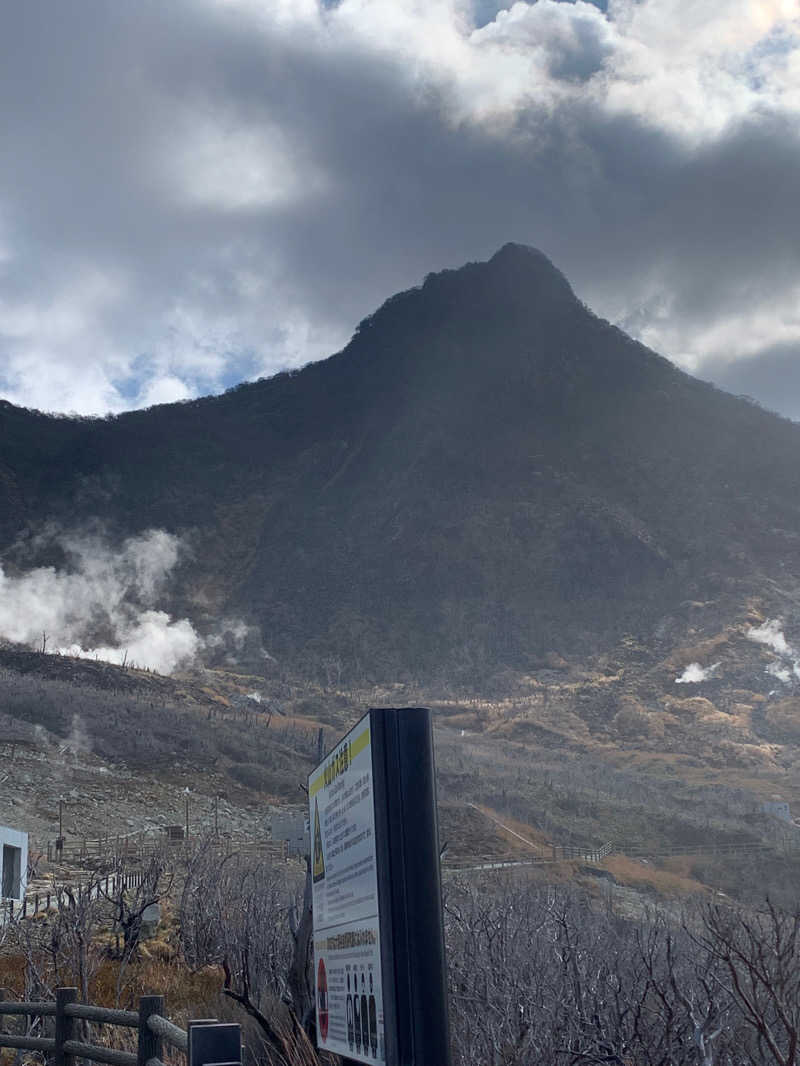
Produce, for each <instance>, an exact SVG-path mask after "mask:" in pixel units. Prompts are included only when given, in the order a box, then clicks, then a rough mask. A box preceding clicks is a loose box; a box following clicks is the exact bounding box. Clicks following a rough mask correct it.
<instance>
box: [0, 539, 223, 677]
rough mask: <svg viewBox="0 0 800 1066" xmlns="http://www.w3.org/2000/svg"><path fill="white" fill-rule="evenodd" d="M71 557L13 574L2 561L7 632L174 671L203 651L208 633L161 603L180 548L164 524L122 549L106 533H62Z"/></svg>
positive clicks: (2, 619) (1, 628)
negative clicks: (111, 543) (63, 563)
mask: <svg viewBox="0 0 800 1066" xmlns="http://www.w3.org/2000/svg"><path fill="white" fill-rule="evenodd" d="M58 543H59V545H60V547H61V548H62V549H63V551H64V553H65V555H66V558H67V565H66V566H65V567H64V568H63V569H56V568H55V567H53V566H44V567H38V568H36V569H34V570H29V571H27V572H25V573H22V574H20V575H15V576H10V575H8V574H6V573H5V572H4V570H3V568H2V567H0V637H4V638H5V639H7V640H11V641H15V642H17V643H21V644H35V645H37V646H39V647H41V646H42V644H43V642H44V641H45V636H44V635H46V646H47V650H48V651H59V652H61V653H63V654H65V655H76V656H81V657H84V658H86V657H88V658H98V659H104V660H107V661H109V662H113V663H118V664H122V663H128V664H129V665H136V666H139V667H149V668H150V669H154V670H158V671H159V672H160V673H164V674H169V673H171V672H172V671H173V670H175V669H176V668H177V667H179V666H182V665H186V664H187V663H189V662H191V661H192V660H193V659H195V658H196V657H197V655H198V653H199V652H200V651H201V649H202V646H203V640H202V638H201V637H200V636H199V634H198V633H197V632H196V631H195V629H194V627H193V626H192V624H191V622H190V621H189V620H188V619H186V618H182V619H179V620H176V621H174V620H173V619H172V618H171V617H170V616H169V615H168V614H167V613H166V612H165V611H163V610H159V609H158V600H159V597H160V596H161V594H163V592H164V589H165V587H166V584H167V581H168V579H169V577H170V575H171V574H172V572H173V570H174V568H175V566H176V564H177V562H178V559H179V556H180V549H181V545H180V541H179V540H178V538H177V537H174V536H172V535H171V534H169V533H166V532H164V530H159V529H151V530H148V531H147V532H146V533H143V534H141V535H140V536H136V537H130V538H128V539H127V540H126V541H124V542H123V544H122V545H121V547H120V548H119V549H117V550H116V551H115V550H113V549H112V548H111V547H110V546H109V544H108V543H107V541H105V540H104V539H103V538H102V537H100V536H98V535H96V534H93V535H86V536H77V535H74V534H73V535H66V536H64V535H62V536H60V537H59V538H58Z"/></svg>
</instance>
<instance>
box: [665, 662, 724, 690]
mask: <svg viewBox="0 0 800 1066" xmlns="http://www.w3.org/2000/svg"><path fill="white" fill-rule="evenodd" d="M719 665H720V663H713V664H712V665H711V666H701V665H700V663H689V665H688V666H687V667H686V669H685V670H684V671H683V673H682V674H681V676H680V677H676V678H675V684H676V685H699V684H700V682H701V681H708V679H709V678H710V677H713V676H714V673H715V671H716V669H717V667H718V666H719Z"/></svg>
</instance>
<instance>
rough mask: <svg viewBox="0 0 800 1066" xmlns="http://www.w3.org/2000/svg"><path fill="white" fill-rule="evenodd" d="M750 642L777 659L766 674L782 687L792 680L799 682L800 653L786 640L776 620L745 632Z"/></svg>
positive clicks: (769, 620) (770, 620)
mask: <svg viewBox="0 0 800 1066" xmlns="http://www.w3.org/2000/svg"><path fill="white" fill-rule="evenodd" d="M747 636H748V637H749V638H750V640H754V641H755V642H756V644H763V645H765V647H767V648H770V649H771V650H772V651H773V652H774V653H775V655H776V656H777V658H776V659H775V660H774V661H773V662H771V663H770V664H769V666H768V667H767V673H768V674H769V675H770V676H771V677H775V678H777V680H778V681H781V682H783V684H784V685H790V684H791V683H792V680H793V679H794V680H800V652H798V650H797V648H794V647H793V646H792V645H791V644H790V643H789V642H788V640H787V639H786V637H785V636H784V634H783V630H782V629H781V623H780V622H779V621H778V620H777V619H776V618H769V619H767V621H766V622H764V624H763V625H760V626H753V628H751V629H749V630H748V631H747Z"/></svg>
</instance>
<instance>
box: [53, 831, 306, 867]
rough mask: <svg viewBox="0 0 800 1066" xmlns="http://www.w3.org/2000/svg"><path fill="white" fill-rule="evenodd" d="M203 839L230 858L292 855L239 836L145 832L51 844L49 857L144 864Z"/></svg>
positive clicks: (279, 843) (271, 843)
mask: <svg viewBox="0 0 800 1066" xmlns="http://www.w3.org/2000/svg"><path fill="white" fill-rule="evenodd" d="M200 838H202V840H203V841H204V842H207V843H209V844H210V845H211V846H212V847H214V848H215V849H217V850H218V851H220V852H221V853H226V854H227V853H229V852H232V851H237V852H245V853H246V854H252V855H263V856H265V857H266V858H272V859H285V858H286V857H287V855H288V845H287V843H286V841H284V840H253V839H250V838H248V837H245V836H244V835H242V834H238V833H225V834H221V833H220V834H215V833H209V832H204V833H203V834H197V833H195V834H190V835H189V837H186V835H185V833H184V834H183V835H181V836H176V837H172V836H170V835H169V833H168V832H166V831H165V830H164V829H155V830H152V829H142V830H138V831H137V832H135V833H127V834H125V835H111V834H109V835H107V836H99V837H80V838H75V839H72V840H70V839H67V838H59V839H57V840H48V841H47V848H46V853H47V861H48V862H50V863H53V862H56V863H69V864H72V865H85V866H96V865H98V864H100V863H102V862H107V861H109V860H110V859H113V860H117V861H119V860H121V861H123V862H137V861H139V862H141V861H145V860H147V859H149V858H151V857H152V856H153V855H156V854H160V853H161V852H163V851H164V850H171V849H176V848H179V847H183V846H184V845H185V844H186V843H187V842H188V841H191V840H194V841H197V840H198V839H200Z"/></svg>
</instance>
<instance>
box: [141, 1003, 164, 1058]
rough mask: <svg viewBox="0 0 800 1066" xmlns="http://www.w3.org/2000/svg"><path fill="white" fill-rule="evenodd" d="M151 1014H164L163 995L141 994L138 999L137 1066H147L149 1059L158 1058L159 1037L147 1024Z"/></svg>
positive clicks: (159, 1051)
mask: <svg viewBox="0 0 800 1066" xmlns="http://www.w3.org/2000/svg"><path fill="white" fill-rule="evenodd" d="M153 1014H160V1015H161V1016H162V1018H163V1016H164V997H163V996H142V997H141V999H140V1000H139V1042H138V1044H137V1047H136V1063H137V1066H147V1063H148V1062H149V1061H150V1059H160V1058H161V1055H162V1051H161V1037H160V1036H156V1034H155V1033H154V1032H152V1030H151V1029H150V1026H149V1025H148V1024H147V1019H148V1018H149V1017H150V1016H151V1015H153Z"/></svg>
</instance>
